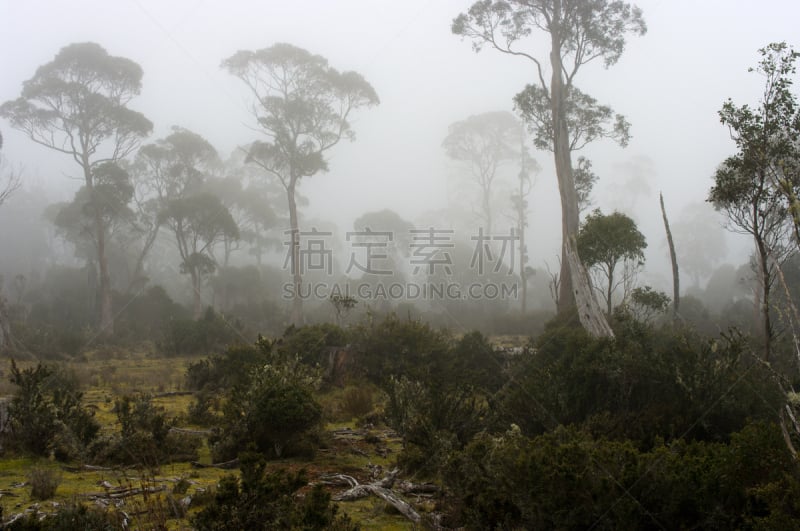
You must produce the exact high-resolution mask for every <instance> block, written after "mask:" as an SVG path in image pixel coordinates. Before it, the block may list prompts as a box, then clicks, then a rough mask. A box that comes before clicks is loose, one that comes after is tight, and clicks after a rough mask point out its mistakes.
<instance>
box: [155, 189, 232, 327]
mask: <svg viewBox="0 0 800 531" xmlns="http://www.w3.org/2000/svg"><path fill="white" fill-rule="evenodd" d="M160 215H161V223H164V224H165V225H166V226H167V227H169V229H170V230H171V231H172V232H173V234H174V235H175V243H176V244H177V247H178V252H179V253H180V256H181V264H180V272H181V273H183V274H187V275H189V277H190V278H191V282H192V291H193V299H194V305H193V309H194V318H195V319H199V318H200V317H201V316H202V315H203V300H202V296H201V294H202V288H203V280H204V279H205V278H206V277H208V275H210V274H212V273H214V271H216V269H217V262H216V260H215V259H214V257H213V255H212V254H211V249H212V247H213V246H214V244H216V243H218V242H220V241H222V240H223V239H225V238H229V239H236V238H238V237H239V228H238V227H237V226H236V222H235V221H234V219H233V216H231V213H230V211H229V210H228V208H227V207H226V206H225V205H224V204H223V203H222V201H221V200H220V199H219V198H218V197H217V196H214V195H211V194H208V193H200V194H194V195H189V196H186V197H178V198H176V199H172V200H170V201H169V202H168V203H167V205H166V207H165V208H164V210H162V211H161V214H160Z"/></svg>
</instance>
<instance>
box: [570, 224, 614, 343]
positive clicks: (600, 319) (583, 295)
mask: <svg viewBox="0 0 800 531" xmlns="http://www.w3.org/2000/svg"><path fill="white" fill-rule="evenodd" d="M565 247H566V251H567V260H569V261H570V269H571V270H573V271H577V272H578V274H579V275H581V276H580V277H578V278H576V279H575V280H576V281H575V293H574V294H573V297H574V298H575V300H576V301H578V302H577V306H576V309H577V312H578V318H579V319H580V321H581V325H582V326H583V328H584V329H585V330H586V331H587V332H588V333H589V334H590V335H592V336H594V337H614V331H613V330H612V329H611V326H610V325H609V324H608V320H607V319H606V317H605V315H604V314H603V310H601V309H600V305H599V304H598V303H597V299H596V298H595V297H594V293H592V286H591V284H590V283H589V273H587V272H586V268H585V267H583V264H582V263H581V260H580V258H578V253H577V252H576V251H575V249H577V247H578V245H577V243H576V242H575V239H574V238H571V239H570V240H567V245H566V246H565Z"/></svg>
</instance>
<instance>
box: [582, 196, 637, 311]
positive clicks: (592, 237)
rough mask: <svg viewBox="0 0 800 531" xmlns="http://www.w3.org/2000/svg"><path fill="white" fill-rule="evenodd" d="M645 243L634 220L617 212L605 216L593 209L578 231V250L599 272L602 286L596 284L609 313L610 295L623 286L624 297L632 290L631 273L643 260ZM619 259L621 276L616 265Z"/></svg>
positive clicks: (587, 262) (611, 305)
mask: <svg viewBox="0 0 800 531" xmlns="http://www.w3.org/2000/svg"><path fill="white" fill-rule="evenodd" d="M646 247H647V242H646V241H645V239H644V235H642V233H641V232H639V229H637V228H636V223H635V222H634V221H633V220H632V219H631V218H629V217H628V216H626V215H625V214H622V213H620V212H614V213H612V214H609V215H605V214H603V213H602V212H600V210H599V209H598V210H595V211H594V212H592V213H591V214H589V215H588V216H587V217H586V221H585V222H584V223H583V225H582V226H581V230H580V232H579V233H578V250H579V253H580V256H581V257H582V258H583V260H584V262H585V263H586V265H587V266H589V267H591V268H593V269H595V270H596V271H597V272H599V276H600V277H601V278H602V279H603V280H604V281H605V287H600V286H596V288H597V290H598V291H600V292H601V293H603V298H604V299H605V302H606V311H607V312H608V314H609V315H611V310H612V308H613V299H612V297H613V295H614V292H615V291H616V290H617V288H619V287H620V285H622V286H623V291H624V294H623V299H624V298H625V297H626V296H627V293H628V292H629V291H630V290H631V288H632V287H633V286H632V282H631V281H632V275H633V274H635V272H636V270H637V268H638V267H640V266H641V265H642V264H643V263H644V250H645V248H646ZM620 262H622V267H623V272H622V275H621V278H620V276H619V275H617V274H616V273H617V267H618V265H619V264H620Z"/></svg>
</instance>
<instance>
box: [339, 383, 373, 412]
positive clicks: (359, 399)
mask: <svg viewBox="0 0 800 531" xmlns="http://www.w3.org/2000/svg"><path fill="white" fill-rule="evenodd" d="M374 405H375V403H374V400H373V391H372V389H370V388H369V387H367V386H366V385H362V386H357V387H348V388H347V389H345V390H344V393H342V403H341V412H342V414H343V416H344V417H345V418H347V419H348V420H349V419H353V418H359V417H362V416H364V415H366V414H367V413H369V412H371V411H372V408H373V407H374Z"/></svg>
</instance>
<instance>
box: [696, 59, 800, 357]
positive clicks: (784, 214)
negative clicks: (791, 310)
mask: <svg viewBox="0 0 800 531" xmlns="http://www.w3.org/2000/svg"><path fill="white" fill-rule="evenodd" d="M760 52H761V55H762V61H761V62H760V64H759V66H758V67H757V68H756V69H755V70H757V71H759V72H761V73H762V74H764V75H765V76H766V85H765V88H764V93H763V95H762V99H761V101H760V102H759V105H758V106H757V107H755V108H754V107H750V106H749V105H742V106H737V105H735V104H734V103H733V102H732V101H731V100H728V101H727V102H725V104H724V105H723V106H722V110H721V111H720V113H719V115H720V121H721V122H722V123H723V124H724V125H726V126H728V129H729V130H730V132H731V137H732V138H733V140H734V142H735V143H736V147H737V153H736V154H735V155H733V156H731V157H728V158H727V159H726V160H725V161H724V162H723V163H722V165H721V166H720V167H719V168H718V169H717V172H716V174H715V175H714V185H713V186H712V187H711V190H710V191H709V196H708V200H709V201H710V202H711V203H713V204H714V206H715V207H716V208H717V209H718V210H721V211H722V212H724V213H725V215H726V216H727V218H728V229H729V230H731V231H733V232H739V233H743V234H747V235H749V236H751V237H752V238H753V241H754V243H755V254H756V268H755V269H756V273H757V275H758V278H759V284H760V288H761V294H760V295H761V297H760V304H761V316H762V326H763V339H764V359H766V360H768V359H769V356H770V352H771V350H772V340H773V337H774V328H773V323H772V321H771V316H770V313H771V307H770V305H771V290H772V285H773V284H774V282H775V280H776V275H777V267H778V266H779V265H780V263H781V262H782V261H783V260H784V259H785V258H786V255H787V252H788V248H787V245H786V243H787V239H786V237H787V235H788V231H789V230H790V228H791V226H792V223H791V219H792V216H793V215H794V213H793V212H792V210H793V209H794V208H795V206H796V205H795V204H794V203H793V202H792V201H791V199H790V200H789V202H788V204H787V196H788V197H789V198H791V194H792V188H793V185H792V182H791V177H790V174H789V172H787V171H786V169H788V168H790V167H792V166H794V165H795V164H797V163H796V162H792V161H791V159H794V158H796V157H797V156H798V154H800V152H798V149H797V147H796V143H797V134H798V132H799V131H800V127H798V125H800V116H798V110H797V104H796V102H795V101H794V97H793V95H792V94H791V92H790V91H789V87H790V86H791V80H790V79H789V77H788V76H789V75H790V74H791V73H793V70H794V66H793V63H794V60H795V58H796V55H797V54H795V53H794V52H793V51H791V50H790V49H789V48H788V47H787V46H786V45H785V44H782V43H781V44H772V45H770V46H768V47H767V48H764V49H762V50H760ZM790 214H791V215H790Z"/></svg>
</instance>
